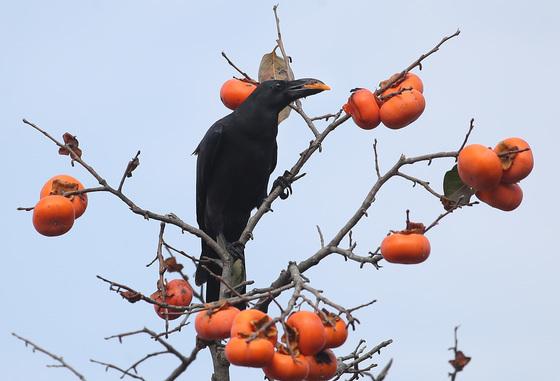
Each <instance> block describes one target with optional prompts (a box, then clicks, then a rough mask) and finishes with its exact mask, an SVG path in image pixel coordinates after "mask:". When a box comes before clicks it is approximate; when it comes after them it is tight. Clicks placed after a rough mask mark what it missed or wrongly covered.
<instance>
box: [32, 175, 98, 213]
mask: <svg viewBox="0 0 560 381" xmlns="http://www.w3.org/2000/svg"><path fill="white" fill-rule="evenodd" d="M81 189H84V186H83V185H82V183H81V182H79V181H78V180H76V179H75V178H74V177H72V176H69V175H56V176H54V177H51V178H50V179H48V180H47V182H46V183H45V185H43V188H41V192H40V193H39V198H43V197H46V196H52V195H63V194H64V193H67V192H72V191H76V190H81ZM68 198H69V199H70V201H72V205H74V209H75V215H76V218H80V216H81V215H82V214H84V212H85V211H86V208H87V204H88V197H87V194H85V193H82V194H78V195H72V196H68Z"/></svg>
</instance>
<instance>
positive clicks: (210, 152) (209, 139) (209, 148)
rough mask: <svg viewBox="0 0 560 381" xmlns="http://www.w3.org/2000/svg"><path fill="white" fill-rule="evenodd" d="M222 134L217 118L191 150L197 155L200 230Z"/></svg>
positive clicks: (197, 216) (202, 224) (197, 195)
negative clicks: (207, 191) (196, 145)
mask: <svg viewBox="0 0 560 381" xmlns="http://www.w3.org/2000/svg"><path fill="white" fill-rule="evenodd" d="M222 134H223V125H222V123H221V120H219V121H217V122H216V123H214V124H213V125H212V127H210V128H209V129H208V131H207V132H206V134H205V135H204V137H203V138H202V140H201V142H200V143H199V144H198V147H196V149H195V150H194V152H193V154H195V155H197V156H198V159H197V161H196V220H197V222H198V226H199V227H200V228H201V229H202V230H205V225H204V212H205V206H206V190H207V188H208V182H209V181H210V179H211V178H212V174H213V171H214V165H215V162H216V157H217V156H218V155H219V152H220V150H221V141H222Z"/></svg>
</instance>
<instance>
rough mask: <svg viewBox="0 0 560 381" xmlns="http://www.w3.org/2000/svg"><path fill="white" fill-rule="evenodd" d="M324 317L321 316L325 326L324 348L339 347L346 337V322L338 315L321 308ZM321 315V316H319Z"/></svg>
mask: <svg viewBox="0 0 560 381" xmlns="http://www.w3.org/2000/svg"><path fill="white" fill-rule="evenodd" d="M323 313H324V314H325V317H326V320H325V318H322V320H321V321H322V322H323V326H324V328H325V334H326V341H325V348H336V347H340V346H341V345H342V344H344V342H345V341H346V339H347V338H348V328H346V323H345V322H344V320H342V319H341V318H340V316H338V315H336V314H333V313H332V312H328V311H326V310H323ZM320 317H321V316H320Z"/></svg>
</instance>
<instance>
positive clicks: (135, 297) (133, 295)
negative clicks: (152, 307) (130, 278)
mask: <svg viewBox="0 0 560 381" xmlns="http://www.w3.org/2000/svg"><path fill="white" fill-rule="evenodd" d="M121 296H122V297H123V298H125V299H126V300H128V301H129V302H130V303H136V302H137V301H139V300H141V299H142V294H140V293H138V292H133V291H122V292H121Z"/></svg>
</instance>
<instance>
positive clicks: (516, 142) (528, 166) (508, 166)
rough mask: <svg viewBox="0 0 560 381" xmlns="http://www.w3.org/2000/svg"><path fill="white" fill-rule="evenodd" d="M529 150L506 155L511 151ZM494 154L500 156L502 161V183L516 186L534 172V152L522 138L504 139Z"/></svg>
mask: <svg viewBox="0 0 560 381" xmlns="http://www.w3.org/2000/svg"><path fill="white" fill-rule="evenodd" d="M524 149H527V151H523V152H516V153H511V154H507V155H504V154H505V153H507V152H511V151H520V150H524ZM494 152H496V154H498V155H500V154H502V155H500V156H499V157H500V160H501V162H502V168H503V171H504V172H503V175H502V180H501V182H502V183H505V184H514V183H517V182H518V181H520V180H523V179H524V178H525V177H527V176H528V175H529V173H531V171H532V170H533V165H534V161H533V151H532V150H531V147H529V144H528V143H527V142H526V141H525V140H523V139H521V138H508V139H504V140H502V141H501V142H499V143H498V145H496V147H495V148H494Z"/></svg>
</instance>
